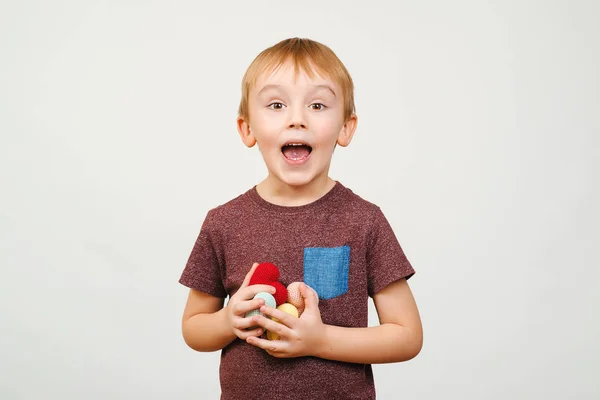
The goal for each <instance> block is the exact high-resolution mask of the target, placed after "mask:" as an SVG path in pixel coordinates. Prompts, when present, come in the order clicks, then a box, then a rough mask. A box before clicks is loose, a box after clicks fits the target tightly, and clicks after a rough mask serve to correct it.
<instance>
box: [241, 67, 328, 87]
mask: <svg viewBox="0 0 600 400" xmlns="http://www.w3.org/2000/svg"><path fill="white" fill-rule="evenodd" d="M270 85H274V86H296V87H309V88H313V87H323V88H327V87H330V88H331V89H333V91H334V92H335V93H337V92H338V91H339V86H338V84H337V83H336V82H335V81H334V80H333V79H331V77H329V76H328V75H327V74H325V73H324V72H323V71H320V70H318V69H317V68H315V67H313V68H312V69H311V70H310V71H307V70H305V69H304V68H302V67H300V66H298V67H297V68H296V67H295V66H294V65H293V64H292V63H290V62H287V63H283V64H280V65H279V66H275V67H274V68H271V69H269V70H266V71H264V72H263V73H262V74H260V75H259V76H258V77H257V79H256V82H255V84H254V87H253V91H254V92H255V93H258V92H260V91H261V90H262V89H263V88H264V87H265V86H270Z"/></svg>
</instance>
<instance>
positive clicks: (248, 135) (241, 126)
mask: <svg viewBox="0 0 600 400" xmlns="http://www.w3.org/2000/svg"><path fill="white" fill-rule="evenodd" d="M237 129H238V133H239V134H240V137H241V138H242V142H244V144H245V145H246V146H247V147H252V146H254V145H255V144H256V138H255V137H254V136H253V135H252V131H251V130H250V124H248V122H247V121H246V120H245V119H244V118H243V117H238V119H237Z"/></svg>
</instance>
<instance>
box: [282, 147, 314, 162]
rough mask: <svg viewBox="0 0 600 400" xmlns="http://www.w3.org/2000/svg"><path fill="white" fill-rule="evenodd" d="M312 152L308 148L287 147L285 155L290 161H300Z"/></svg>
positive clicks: (284, 150)
mask: <svg viewBox="0 0 600 400" xmlns="http://www.w3.org/2000/svg"><path fill="white" fill-rule="evenodd" d="M309 153H310V151H309V150H308V147H307V146H285V147H284V148H283V155H284V156H285V158H289V159H290V160H299V159H302V158H304V157H307V156H308V154H309Z"/></svg>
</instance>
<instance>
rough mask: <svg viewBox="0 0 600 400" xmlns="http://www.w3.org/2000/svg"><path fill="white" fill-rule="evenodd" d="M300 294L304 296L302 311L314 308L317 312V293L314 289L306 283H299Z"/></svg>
mask: <svg viewBox="0 0 600 400" xmlns="http://www.w3.org/2000/svg"><path fill="white" fill-rule="evenodd" d="M300 294H301V295H302V298H304V312H306V311H308V310H313V311H314V310H316V311H317V312H319V295H318V294H317V292H316V291H315V289H313V288H311V287H310V286H308V285H307V284H306V283H302V285H300Z"/></svg>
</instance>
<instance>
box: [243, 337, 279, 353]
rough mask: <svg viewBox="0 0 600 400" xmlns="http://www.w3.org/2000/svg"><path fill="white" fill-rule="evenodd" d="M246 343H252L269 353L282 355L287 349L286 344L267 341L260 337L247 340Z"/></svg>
mask: <svg viewBox="0 0 600 400" xmlns="http://www.w3.org/2000/svg"><path fill="white" fill-rule="evenodd" d="M246 342H248V343H250V344H251V345H253V346H256V347H260V348H261V349H263V350H266V351H268V352H269V353H280V352H282V351H283V350H284V348H285V342H283V341H281V340H267V339H261V338H259V337H249V338H248V339H246Z"/></svg>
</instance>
